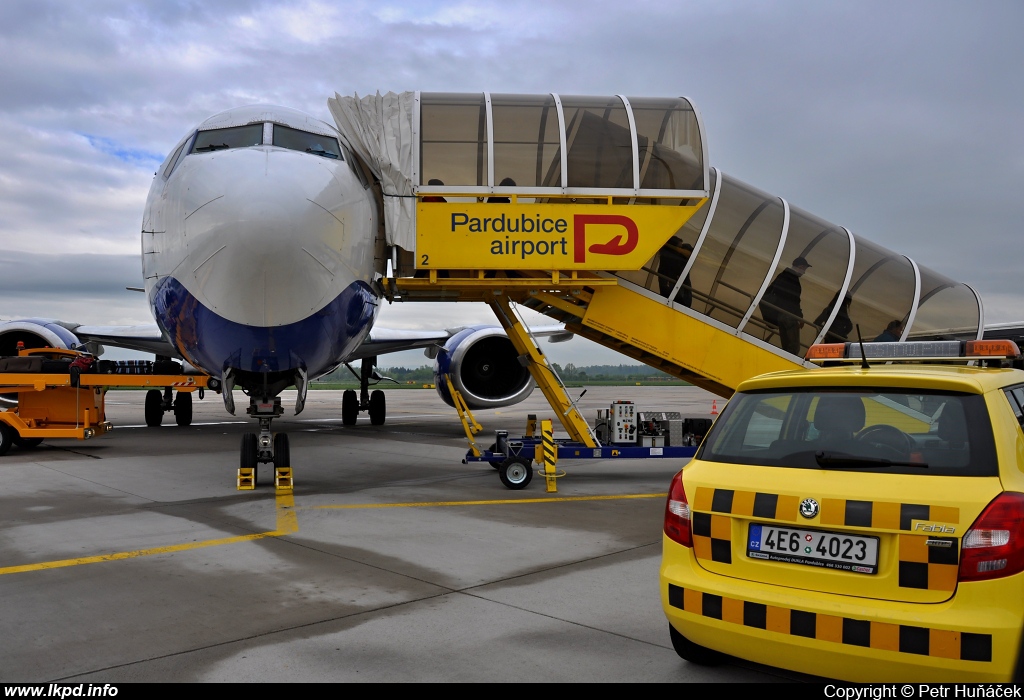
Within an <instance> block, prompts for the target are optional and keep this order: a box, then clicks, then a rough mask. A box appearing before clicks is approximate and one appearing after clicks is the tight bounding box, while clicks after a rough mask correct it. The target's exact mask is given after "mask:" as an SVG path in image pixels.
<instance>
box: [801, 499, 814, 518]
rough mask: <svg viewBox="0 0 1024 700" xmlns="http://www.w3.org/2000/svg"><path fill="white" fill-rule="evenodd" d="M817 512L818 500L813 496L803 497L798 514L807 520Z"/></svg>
mask: <svg viewBox="0 0 1024 700" xmlns="http://www.w3.org/2000/svg"><path fill="white" fill-rule="evenodd" d="M817 514H818V502H817V501H816V500H814V499H813V498H805V499H804V500H803V501H801V502H800V515H802V516H804V517H805V518H807V519H808V520H809V519H811V518H813V517H814V516H815V515H817Z"/></svg>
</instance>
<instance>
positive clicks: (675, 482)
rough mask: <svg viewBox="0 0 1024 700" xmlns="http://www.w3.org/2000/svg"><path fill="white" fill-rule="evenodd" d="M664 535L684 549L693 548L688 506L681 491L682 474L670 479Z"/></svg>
mask: <svg viewBox="0 0 1024 700" xmlns="http://www.w3.org/2000/svg"><path fill="white" fill-rule="evenodd" d="M665 534H666V535H668V536H669V538H670V539H672V540H673V541H675V542H678V543H679V544H681V545H683V546H684V547H692V546H693V532H692V530H691V529H690V504H689V503H687V502H686V492H685V491H683V473H682V472H679V473H678V474H676V475H675V476H674V477H672V486H671V487H669V490H668V502H667V503H665Z"/></svg>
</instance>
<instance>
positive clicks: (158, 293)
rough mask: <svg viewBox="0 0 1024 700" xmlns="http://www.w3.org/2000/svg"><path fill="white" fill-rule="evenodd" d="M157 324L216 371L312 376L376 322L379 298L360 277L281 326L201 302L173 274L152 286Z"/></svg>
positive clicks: (331, 363) (192, 358) (335, 362)
mask: <svg viewBox="0 0 1024 700" xmlns="http://www.w3.org/2000/svg"><path fill="white" fill-rule="evenodd" d="M152 296H153V299H152V306H153V310H154V313H155V315H156V321H157V324H158V325H159V326H160V327H161V329H162V330H163V331H164V332H165V333H166V334H167V336H168V337H169V338H170V339H171V342H172V343H174V345H175V346H176V347H177V348H178V351H179V352H181V354H182V355H183V356H184V357H185V358H186V359H187V360H188V361H189V362H191V363H192V364H193V365H195V366H196V367H199V368H200V369H203V370H205V371H206V372H209V373H211V374H214V375H219V374H220V373H221V372H222V371H223V370H225V369H227V368H229V367H233V368H235V369H238V370H242V371H248V372H260V371H267V370H269V371H271V372H277V371H288V370H294V369H299V368H302V369H304V370H305V371H306V372H308V373H309V374H310V375H311V376H317V375H318V374H320V373H321V372H323V371H326V370H328V369H330V368H332V367H335V366H337V365H338V363H339V362H341V361H342V360H343V359H344V358H345V357H347V356H348V355H349V354H350V353H352V352H353V351H354V350H355V349H356V348H357V347H358V346H359V344H360V343H361V342H362V340H363V338H364V337H365V335H366V333H367V332H368V330H369V328H370V325H371V324H372V323H373V318H374V314H375V312H376V308H377V297H376V296H375V295H374V293H373V291H372V290H371V289H370V286H369V285H367V284H366V283H364V282H361V281H357V282H353V283H352V284H350V285H349V286H348V287H346V288H345V290H344V291H342V293H341V294H339V295H338V296H337V297H336V298H335V299H334V300H333V301H331V302H330V303H329V304H327V305H326V306H324V307H323V308H321V309H320V310H319V311H317V312H316V313H314V314H312V315H310V316H308V317H307V318H304V319H303V320H301V321H297V322H295V323H289V324H287V325H283V326H272V327H263V326H250V325H246V324H243V323H236V322H234V321H230V320H228V319H226V318H224V317H222V316H221V315H219V314H218V313H216V312H214V311H212V310H211V309H209V308H207V307H206V306H204V305H203V304H201V303H200V302H199V300H198V299H196V298H195V297H194V296H192V294H191V293H190V292H189V291H188V290H187V289H185V287H184V286H183V285H182V284H181V283H180V282H178V280H176V279H174V278H173V277H165V278H164V279H162V280H160V282H159V283H158V284H157V285H156V286H155V287H154V289H153V292H152Z"/></svg>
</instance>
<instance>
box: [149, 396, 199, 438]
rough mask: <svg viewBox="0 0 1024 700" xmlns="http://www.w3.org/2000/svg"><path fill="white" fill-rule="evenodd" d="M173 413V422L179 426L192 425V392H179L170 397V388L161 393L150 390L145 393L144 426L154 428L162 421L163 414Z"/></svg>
mask: <svg viewBox="0 0 1024 700" xmlns="http://www.w3.org/2000/svg"><path fill="white" fill-rule="evenodd" d="M168 411H173V412H174V422H175V423H177V424H178V425H180V426H187V425H192V392H190V391H179V392H178V395H177V396H173V397H172V390H171V388H170V387H165V388H164V390H163V392H161V391H160V390H159V389H150V390H149V391H147V392H146V425H148V426H149V427H150V428H156V427H158V426H159V425H160V424H161V423H163V421H164V413H165V412H168Z"/></svg>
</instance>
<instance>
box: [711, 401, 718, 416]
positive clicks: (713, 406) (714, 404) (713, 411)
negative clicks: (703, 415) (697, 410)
mask: <svg viewBox="0 0 1024 700" xmlns="http://www.w3.org/2000/svg"><path fill="white" fill-rule="evenodd" d="M711 415H713V416H717V415H718V400H717V399H712V400H711Z"/></svg>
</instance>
